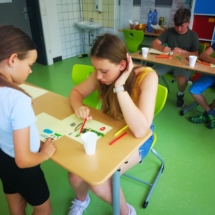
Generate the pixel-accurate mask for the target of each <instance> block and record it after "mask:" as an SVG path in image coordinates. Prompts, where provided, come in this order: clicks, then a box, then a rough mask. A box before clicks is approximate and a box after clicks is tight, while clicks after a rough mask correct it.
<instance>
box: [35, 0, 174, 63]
mask: <svg viewBox="0 0 215 215" xmlns="http://www.w3.org/2000/svg"><path fill="white" fill-rule="evenodd" d="M117 1H118V0H116V2H117ZM39 3H40V12H41V18H42V25H43V32H44V39H45V46H46V54H47V60H48V64H49V65H50V64H53V58H55V57H59V56H62V59H67V58H70V57H74V56H77V55H79V54H81V53H82V51H83V50H82V45H83V44H82V36H83V31H81V30H80V29H79V28H78V27H77V26H76V24H75V23H76V22H78V21H80V20H81V13H80V9H79V0H39ZM115 6H116V5H115ZM156 9H157V10H158V18H159V17H160V16H162V17H164V19H165V25H166V26H168V25H169V17H170V11H171V8H164V7H156ZM116 11H119V8H117V9H116V10H115V12H116ZM115 18H116V19H115V24H116V26H117V23H119V20H118V16H116V17H115ZM126 19H128V20H129V19H132V20H134V21H139V22H140V6H133V10H132V17H126ZM119 28H120V26H119ZM106 32H111V33H116V34H118V36H119V37H121V36H122V35H121V34H119V33H118V32H116V31H114V29H110V28H102V29H99V30H98V31H97V32H96V31H95V34H94V37H95V35H96V34H98V33H99V34H101V33H106ZM121 39H123V38H121ZM87 43H88V34H87V33H85V44H87ZM90 48H91V47H90V46H89V47H87V48H86V51H87V52H89V50H90Z"/></svg>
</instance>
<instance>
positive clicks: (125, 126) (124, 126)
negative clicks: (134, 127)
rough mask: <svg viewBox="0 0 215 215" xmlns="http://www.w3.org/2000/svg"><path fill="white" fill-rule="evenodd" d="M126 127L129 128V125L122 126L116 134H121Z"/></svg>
mask: <svg viewBox="0 0 215 215" xmlns="http://www.w3.org/2000/svg"><path fill="white" fill-rule="evenodd" d="M126 128H128V125H126V126H124V127H123V128H121V129H120V130H119V131H117V132H116V133H115V134H114V136H117V135H118V134H120V133H121V132H122V131H124V130H125V129H126Z"/></svg>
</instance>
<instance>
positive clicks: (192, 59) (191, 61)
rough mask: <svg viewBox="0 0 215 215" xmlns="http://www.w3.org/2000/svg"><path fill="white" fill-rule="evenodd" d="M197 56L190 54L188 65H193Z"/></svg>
mask: <svg viewBox="0 0 215 215" xmlns="http://www.w3.org/2000/svg"><path fill="white" fill-rule="evenodd" d="M196 60H197V56H194V55H190V56H189V66H190V67H194V66H195V64H196Z"/></svg>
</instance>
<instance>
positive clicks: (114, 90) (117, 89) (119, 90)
mask: <svg viewBox="0 0 215 215" xmlns="http://www.w3.org/2000/svg"><path fill="white" fill-rule="evenodd" d="M124 91H125V89H124V86H123V85H122V86H120V87H115V88H113V92H114V93H118V92H124Z"/></svg>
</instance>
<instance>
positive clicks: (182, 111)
mask: <svg viewBox="0 0 215 215" xmlns="http://www.w3.org/2000/svg"><path fill="white" fill-rule="evenodd" d="M197 105H198V103H197V102H193V103H192V104H190V105H188V106H187V107H185V108H184V109H182V110H181V111H180V116H183V115H184V114H185V113H187V111H189V110H190V109H192V108H194V107H196V106H197Z"/></svg>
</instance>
